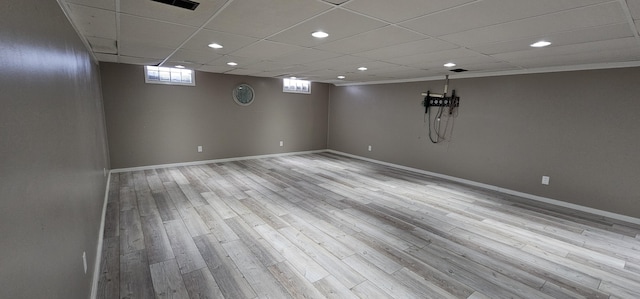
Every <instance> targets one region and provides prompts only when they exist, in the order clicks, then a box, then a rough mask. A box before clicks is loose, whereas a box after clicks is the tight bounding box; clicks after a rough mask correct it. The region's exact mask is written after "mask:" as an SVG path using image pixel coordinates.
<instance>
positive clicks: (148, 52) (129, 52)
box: [118, 41, 173, 59]
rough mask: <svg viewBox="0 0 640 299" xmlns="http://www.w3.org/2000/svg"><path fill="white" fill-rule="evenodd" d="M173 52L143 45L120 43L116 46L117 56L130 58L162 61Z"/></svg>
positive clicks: (128, 42)
mask: <svg viewBox="0 0 640 299" xmlns="http://www.w3.org/2000/svg"><path fill="white" fill-rule="evenodd" d="M171 52H173V49H171V48H161V47H158V46H156V45H149V44H145V43H138V42H130V41H122V42H120V43H119V44H118V54H119V55H124V56H132V57H147V58H153V59H164V58H166V57H167V56H169V54H171Z"/></svg>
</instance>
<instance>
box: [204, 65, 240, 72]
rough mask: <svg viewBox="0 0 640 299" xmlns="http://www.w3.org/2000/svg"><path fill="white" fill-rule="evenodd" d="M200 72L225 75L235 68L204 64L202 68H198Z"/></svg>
mask: <svg viewBox="0 0 640 299" xmlns="http://www.w3.org/2000/svg"><path fill="white" fill-rule="evenodd" d="M196 69H197V70H199V71H203V72H210V73H225V72H228V71H231V70H233V69H235V68H233V67H230V66H227V65H225V66H220V65H208V64H204V65H201V66H198V67H197V68H196Z"/></svg>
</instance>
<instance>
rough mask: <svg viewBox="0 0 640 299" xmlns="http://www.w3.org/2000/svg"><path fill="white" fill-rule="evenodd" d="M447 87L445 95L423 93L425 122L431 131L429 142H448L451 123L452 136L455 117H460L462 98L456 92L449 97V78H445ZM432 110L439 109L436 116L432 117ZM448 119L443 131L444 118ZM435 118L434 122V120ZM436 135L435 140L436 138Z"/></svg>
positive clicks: (445, 86)
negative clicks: (459, 108) (459, 110)
mask: <svg viewBox="0 0 640 299" xmlns="http://www.w3.org/2000/svg"><path fill="white" fill-rule="evenodd" d="M445 79H446V81H445V85H444V92H443V94H441V95H440V94H432V93H431V92H430V91H427V92H426V93H423V94H422V95H423V96H425V98H424V100H423V101H422V105H423V106H424V107H425V112H424V113H425V114H424V117H425V119H424V121H425V122H426V123H427V128H428V130H429V134H428V135H429V140H430V141H431V142H432V143H440V142H442V141H444V140H446V138H445V137H446V135H447V130H448V129H449V121H450V120H451V124H452V125H451V130H450V136H451V135H452V134H453V123H454V122H455V117H457V116H458V109H457V108H458V107H459V106H460V97H458V96H456V91H455V90H453V91H452V93H451V96H450V97H447V91H448V88H449V76H448V75H447V76H446V77H445ZM432 108H437V111H436V112H435V115H432V114H433V113H432V112H431V109H432ZM445 108H448V113H445V110H447V109H445ZM443 117H444V118H446V121H445V124H444V130H443V129H442V118H443ZM432 118H433V120H432ZM434 135H435V138H434Z"/></svg>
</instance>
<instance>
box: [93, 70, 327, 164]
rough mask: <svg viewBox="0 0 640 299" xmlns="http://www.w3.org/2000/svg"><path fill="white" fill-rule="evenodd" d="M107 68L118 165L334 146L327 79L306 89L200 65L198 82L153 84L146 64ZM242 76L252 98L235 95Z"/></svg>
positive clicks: (114, 159) (111, 128)
mask: <svg viewBox="0 0 640 299" xmlns="http://www.w3.org/2000/svg"><path fill="white" fill-rule="evenodd" d="M101 74H102V86H103V90H104V92H103V95H104V102H105V114H106V119H107V131H108V135H109V146H110V147H109V151H110V154H111V166H112V167H113V168H125V167H134V166H144V165H158V164H167V163H178V162H190V161H201V160H211V159H221V158H229V157H241V156H251V155H264V154H274V153H284V152H297V151H308V150H319V149H325V148H326V147H327V110H328V99H329V89H330V86H329V85H327V84H319V83H314V84H313V85H312V88H311V91H312V94H311V95H303V94H291V93H283V92H282V80H280V79H274V78H259V77H249V76H234V75H223V74H213V73H205V72H197V73H196V86H195V87H191V86H176V85H160V84H147V83H145V82H144V70H143V67H142V66H136V65H125V64H115V63H101ZM240 83H248V84H250V85H251V86H252V87H253V89H254V90H255V93H256V97H255V101H254V103H252V104H251V105H249V106H244V107H243V106H240V105H238V104H236V103H235V102H234V101H233V98H232V96H231V91H232V90H233V88H234V87H235V86H236V85H237V84H240ZM281 140H282V141H284V146H283V147H280V146H279V142H280V141H281ZM198 145H202V146H203V152H202V153H198V152H197V146H198Z"/></svg>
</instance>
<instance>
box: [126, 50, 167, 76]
mask: <svg viewBox="0 0 640 299" xmlns="http://www.w3.org/2000/svg"><path fill="white" fill-rule="evenodd" d="M118 62H119V63H128V64H137V65H158V64H159V63H160V62H162V60H161V59H152V58H145V57H130V56H119V57H118ZM143 78H144V73H143V72H140V80H143Z"/></svg>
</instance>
